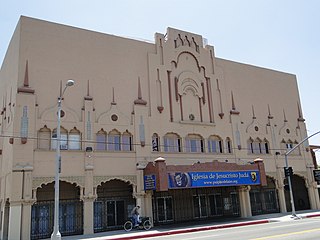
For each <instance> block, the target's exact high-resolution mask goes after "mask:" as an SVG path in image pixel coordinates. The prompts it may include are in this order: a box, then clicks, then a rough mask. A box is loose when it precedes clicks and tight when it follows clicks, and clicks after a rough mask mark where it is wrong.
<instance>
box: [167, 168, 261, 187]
mask: <svg viewBox="0 0 320 240" xmlns="http://www.w3.org/2000/svg"><path fill="white" fill-rule="evenodd" d="M168 179H169V188H190V187H223V186H240V185H259V184H260V173H259V171H255V170H253V171H233V172H174V173H168Z"/></svg>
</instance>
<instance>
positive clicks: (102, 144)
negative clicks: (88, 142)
mask: <svg viewBox="0 0 320 240" xmlns="http://www.w3.org/2000/svg"><path fill="white" fill-rule="evenodd" d="M96 150H107V133H106V132H105V131H104V130H103V129H102V128H101V130H100V131H98V132H97V133H96Z"/></svg>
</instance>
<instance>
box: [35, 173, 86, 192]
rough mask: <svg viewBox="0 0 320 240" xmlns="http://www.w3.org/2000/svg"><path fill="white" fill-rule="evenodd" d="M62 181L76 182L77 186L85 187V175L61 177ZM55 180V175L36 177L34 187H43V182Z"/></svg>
mask: <svg viewBox="0 0 320 240" xmlns="http://www.w3.org/2000/svg"><path fill="white" fill-rule="evenodd" d="M60 181H65V182H68V183H71V184H73V183H75V184H76V185H77V186H81V187H84V182H85V177H84V176H67V177H60ZM52 182H54V177H34V178H33V180H32V189H37V188H39V187H41V185H42V184H48V183H52Z"/></svg>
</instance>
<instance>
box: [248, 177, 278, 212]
mask: <svg viewBox="0 0 320 240" xmlns="http://www.w3.org/2000/svg"><path fill="white" fill-rule="evenodd" d="M278 199H279V198H278V192H277V190H276V185H275V181H274V179H273V178H271V177H268V176H267V186H260V185H259V186H251V190H250V204H251V213H252V215H260V214H267V213H277V212H280V208H279V201H278Z"/></svg>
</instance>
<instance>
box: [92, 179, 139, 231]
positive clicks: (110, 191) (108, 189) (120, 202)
mask: <svg viewBox="0 0 320 240" xmlns="http://www.w3.org/2000/svg"><path fill="white" fill-rule="evenodd" d="M97 195H98V197H97V199H96V200H95V202H94V232H95V233H96V232H104V231H108V230H114V229H120V228H122V226H123V224H124V223H125V221H126V220H127V218H128V217H129V216H130V212H131V209H132V208H133V207H134V205H135V199H134V198H133V196H132V185H130V184H129V183H126V182H123V181H121V180H111V181H108V182H105V183H102V184H101V185H100V186H98V187H97Z"/></svg>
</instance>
